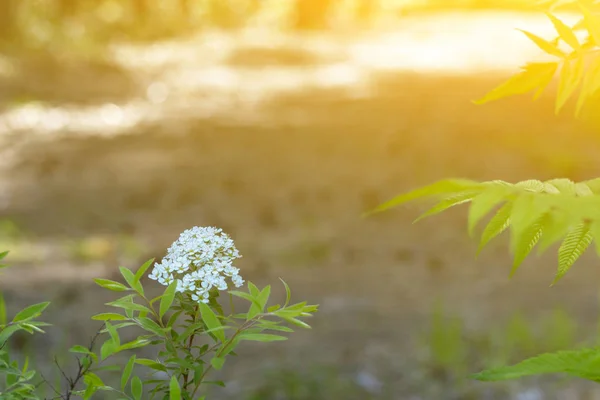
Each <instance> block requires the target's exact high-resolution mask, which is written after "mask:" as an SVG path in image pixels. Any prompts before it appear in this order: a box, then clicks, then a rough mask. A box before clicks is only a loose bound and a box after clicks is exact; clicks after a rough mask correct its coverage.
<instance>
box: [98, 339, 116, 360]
mask: <svg viewBox="0 0 600 400" xmlns="http://www.w3.org/2000/svg"><path fill="white" fill-rule="evenodd" d="M117 348H118V346H117V345H115V342H114V340H113V339H112V338H111V339H108V340H107V341H106V342H104V343H103V344H102V347H101V348H100V360H102V361H103V360H106V359H107V358H108V357H110V356H111V355H113V354H115V352H116V351H117Z"/></svg>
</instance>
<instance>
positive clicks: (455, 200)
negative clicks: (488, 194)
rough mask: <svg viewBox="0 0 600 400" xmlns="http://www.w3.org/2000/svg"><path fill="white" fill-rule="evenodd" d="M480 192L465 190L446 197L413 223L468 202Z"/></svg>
mask: <svg viewBox="0 0 600 400" xmlns="http://www.w3.org/2000/svg"><path fill="white" fill-rule="evenodd" d="M478 193H479V192H476V191H472V192H463V193H458V194H455V195H453V196H449V197H446V198H445V199H443V200H442V201H440V202H439V203H437V204H436V205H435V206H433V207H432V208H430V209H429V210H427V211H426V212H424V213H423V214H421V215H420V216H419V217H418V218H417V219H415V220H414V222H413V223H416V222H419V221H420V220H422V219H424V218H427V217H431V216H432V215H436V214H439V213H441V212H442V211H445V210H447V209H449V208H451V207H454V206H457V205H460V204H464V203H468V202H469V201H471V200H472V199H473V197H475V196H477V194H478Z"/></svg>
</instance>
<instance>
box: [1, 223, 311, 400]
mask: <svg viewBox="0 0 600 400" xmlns="http://www.w3.org/2000/svg"><path fill="white" fill-rule="evenodd" d="M240 257H241V255H240V254H239V251H238V250H237V249H236V248H235V245H234V242H233V240H232V239H231V238H230V237H229V236H228V235H227V234H226V233H224V232H223V231H222V230H221V229H218V228H212V227H205V228H200V227H194V228H192V229H189V230H186V231H184V232H183V233H182V234H181V236H180V237H179V239H177V240H176V241H175V242H174V243H173V244H172V245H171V247H170V248H169V249H168V251H167V255H166V256H165V257H164V258H163V260H162V261H161V262H160V263H156V264H154V267H153V269H152V271H151V272H150V274H149V275H148V277H149V278H150V279H153V280H156V281H158V283H160V284H161V285H163V286H165V290H164V292H163V294H161V295H160V296H158V297H155V298H152V299H150V298H148V296H147V295H146V292H145V290H144V287H143V285H142V283H141V278H142V277H143V276H144V275H145V274H146V272H147V271H148V270H149V269H150V267H152V265H153V260H149V261H147V262H146V263H144V264H143V265H142V266H141V267H140V268H139V269H138V270H137V271H136V272H135V273H134V272H132V271H131V270H129V269H128V268H124V267H121V268H120V272H121V275H122V277H123V279H124V281H125V282H124V283H121V282H117V281H113V280H109V279H101V278H98V279H95V282H96V284H98V285H99V286H101V287H103V288H105V289H107V290H110V291H113V292H125V293H127V294H126V295H125V296H123V297H120V298H118V299H116V300H114V301H112V302H109V303H107V305H108V306H110V307H112V308H115V309H117V312H104V313H101V314H97V315H94V316H93V317H92V319H93V320H96V321H102V322H103V324H104V325H103V328H102V329H101V330H100V335H101V336H99V337H98V338H100V337H103V338H104V342H103V343H102V345H101V346H100V349H99V351H96V350H95V348H94V342H95V341H96V339H94V340H93V341H92V344H91V345H90V346H88V347H84V346H79V345H77V346H73V347H71V349H70V352H72V353H76V354H79V355H80V356H81V358H78V359H77V365H78V372H77V374H76V377H75V378H67V377H66V376H65V380H66V381H67V383H68V389H67V392H66V394H64V395H60V394H58V391H57V390H56V389H53V390H54V391H55V392H56V393H57V396H58V397H57V399H58V398H60V399H70V398H72V397H71V396H77V397H79V398H82V399H84V400H87V399H90V398H92V396H93V395H94V393H96V392H98V391H105V392H113V393H115V394H116V395H117V396H118V397H116V398H118V399H130V400H141V399H142V398H147V397H144V396H145V395H144V394H146V395H148V394H149V395H150V396H151V397H150V398H154V397H155V396H157V395H158V396H161V397H160V398H162V399H170V400H180V399H184V400H191V399H198V398H199V399H205V398H206V397H205V396H201V397H197V395H198V394H200V393H201V390H202V387H203V386H204V385H207V384H215V383H216V384H219V385H224V383H223V382H210V381H207V380H206V378H207V376H208V375H209V374H210V372H211V371H212V370H220V369H221V368H223V366H224V364H225V361H226V358H227V356H229V355H233V354H235V353H234V350H235V349H236V348H237V346H238V345H239V344H240V343H241V342H242V341H258V342H273V341H280V340H286V339H287V337H286V336H283V335H281V334H280V333H290V332H293V329H292V328H290V327H289V325H295V326H299V327H302V328H310V326H309V325H308V324H306V323H305V322H304V321H302V319H303V318H305V317H309V316H311V315H312V314H313V313H314V312H316V311H317V308H318V306H316V305H307V304H306V302H302V303H296V304H292V305H290V299H291V290H290V288H289V286H288V285H287V284H286V283H285V282H284V281H283V280H282V283H283V285H284V287H285V291H286V300H285V303H284V305H283V306H281V305H272V306H268V304H267V303H268V301H269V297H270V293H271V287H270V286H266V287H264V288H263V289H259V288H258V287H257V286H256V285H254V284H252V283H251V282H248V283H247V286H248V291H247V292H246V291H238V290H228V289H229V286H228V283H227V281H228V280H229V281H230V282H231V283H232V284H233V285H234V286H235V287H236V288H240V287H241V286H242V285H243V284H244V280H243V279H242V277H241V276H240V274H239V272H240V270H239V269H238V268H237V267H234V266H233V262H234V260H236V259H239V258H240ZM224 291H228V293H229V297H230V300H231V298H232V297H234V296H235V297H239V298H242V299H244V300H246V301H248V303H249V308H248V311H247V312H245V313H235V311H234V310H233V308H232V311H231V313H230V314H227V315H226V314H225V313H224V311H223V307H222V305H221V304H220V303H219V299H220V296H221V292H224ZM2 304H3V303H2ZM47 306H48V303H42V304H40V305H34V306H31V307H29V308H26V309H25V310H23V311H22V312H21V313H18V314H17V316H15V318H14V319H13V321H12V322H11V323H10V324H4V325H0V345H3V344H4V343H6V340H8V338H9V337H10V336H11V335H12V333H14V332H15V331H17V330H19V329H24V330H27V331H31V332H33V331H34V330H38V331H41V329H40V328H39V326H44V325H47V324H44V323H41V322H36V321H33V318H35V317H37V316H39V315H40V314H41V312H42V311H43V309H44V308H45V307H47ZM0 309H1V308H0ZM4 314H5V313H4ZM0 315H2V313H1V312H0ZM0 322H2V321H0ZM129 327H137V328H138V329H139V330H141V331H142V334H141V335H139V336H138V337H137V338H136V339H134V340H132V341H129V342H125V343H123V341H122V340H121V336H120V334H119V332H120V330H121V329H124V328H129ZM42 332H43V331H42ZM274 332H277V333H274ZM148 346H152V347H153V348H155V349H156V356H155V357H154V358H151V359H147V358H139V357H138V356H137V355H136V354H133V355H131V356H130V358H129V360H128V362H127V363H126V365H125V366H124V367H123V366H118V365H112V366H111V365H101V364H104V362H105V361H106V360H107V359H109V358H110V357H112V356H113V355H115V354H118V353H121V352H124V351H131V350H135V349H139V348H142V347H148ZM0 356H1V357H0V358H1V359H2V361H0V373H3V374H5V375H6V376H7V378H6V382H5V385H4V386H1V384H0V397H1V398H2V399H7V400H13V399H15V400H16V399H39V398H40V397H38V395H37V394H36V388H37V387H36V386H35V385H33V384H31V383H30V382H31V381H32V380H33V378H34V377H35V372H34V371H27V367H26V366H25V367H24V368H22V369H19V368H18V365H16V364H15V362H14V361H10V360H9V359H8V352H6V351H4V350H2V353H0ZM140 368H142V369H146V370H147V371H148V372H149V374H148V376H147V377H146V378H144V379H142V378H140V375H138V374H137V372H138V370H139V369H140ZM107 369H109V370H110V369H117V370H119V371H121V372H122V374H121V380H120V386H119V387H113V386H111V385H109V384H106V383H105V382H104V381H103V380H102V379H101V378H100V376H99V374H101V373H102V372H103V371H105V370H107ZM8 377H14V378H10V379H9V378H8ZM81 381H83V382H81ZM42 382H45V380H43V381H42ZM46 383H47V382H46Z"/></svg>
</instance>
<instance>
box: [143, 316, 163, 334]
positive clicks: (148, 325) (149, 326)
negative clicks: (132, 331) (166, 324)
mask: <svg viewBox="0 0 600 400" xmlns="http://www.w3.org/2000/svg"><path fill="white" fill-rule="evenodd" d="M137 321H138V323H139V324H140V326H141V327H142V328H144V329H145V330H147V331H148V332H152V333H154V334H155V335H157V336H159V337H163V338H164V337H166V333H165V331H164V330H163V329H162V328H161V327H160V325H158V324H157V323H156V322H155V321H153V320H151V319H150V318H146V317H144V318H138V319H137Z"/></svg>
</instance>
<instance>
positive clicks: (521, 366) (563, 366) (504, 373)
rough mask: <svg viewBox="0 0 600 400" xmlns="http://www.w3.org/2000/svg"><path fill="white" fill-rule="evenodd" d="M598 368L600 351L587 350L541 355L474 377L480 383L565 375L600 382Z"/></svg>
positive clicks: (599, 370) (599, 365) (483, 372)
mask: <svg viewBox="0 0 600 400" xmlns="http://www.w3.org/2000/svg"><path fill="white" fill-rule="evenodd" d="M598 367H600V351H599V350H598V349H595V348H587V349H580V350H572V351H559V352H556V353H546V354H541V355H539V356H535V357H532V358H529V359H527V360H524V361H521V362H520V363H518V364H515V365H511V366H505V367H498V368H492V369H489V370H486V371H482V372H480V373H478V374H475V375H474V376H473V377H474V378H475V379H477V380H480V381H503V380H509V379H517V378H522V377H525V376H531V375H542V374H557V373H563V374H567V375H569V376H572V377H579V378H584V379H588V380H592V381H598V379H599V378H600V369H599V368H598Z"/></svg>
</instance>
